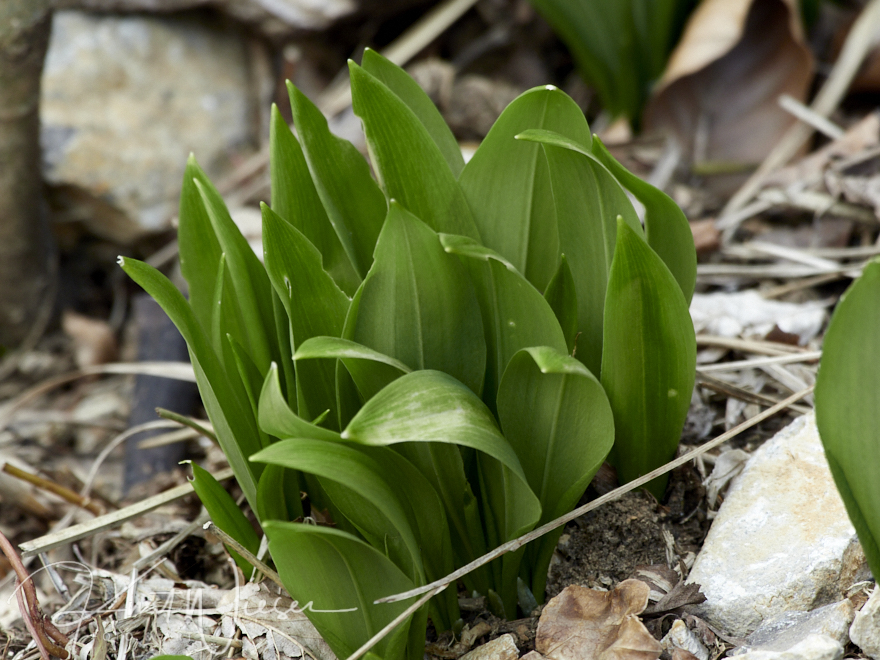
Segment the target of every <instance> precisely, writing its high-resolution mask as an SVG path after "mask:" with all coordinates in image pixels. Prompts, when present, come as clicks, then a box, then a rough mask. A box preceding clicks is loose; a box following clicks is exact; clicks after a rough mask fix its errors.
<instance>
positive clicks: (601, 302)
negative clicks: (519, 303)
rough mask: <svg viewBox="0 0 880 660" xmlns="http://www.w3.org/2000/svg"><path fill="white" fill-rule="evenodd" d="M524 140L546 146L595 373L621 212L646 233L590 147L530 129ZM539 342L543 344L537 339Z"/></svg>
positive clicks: (583, 352) (582, 356)
mask: <svg viewBox="0 0 880 660" xmlns="http://www.w3.org/2000/svg"><path fill="white" fill-rule="evenodd" d="M517 139H519V140H528V141H534V142H540V143H541V144H543V145H544V151H545V153H546V155H547V163H548V164H549V166H550V183H551V186H552V188H553V197H554V199H555V200H556V213H557V218H558V222H559V244H560V245H561V246H563V247H564V249H565V254H566V256H567V257H568V263H569V266H570V267H571V274H572V277H573V278H574V283H575V288H576V290H577V303H578V332H580V333H581V337H580V339H579V340H578V351H577V358H578V359H579V360H580V361H581V362H583V363H584V364H585V365H586V366H587V368H588V369H589V370H590V371H591V372H592V373H594V374H599V373H600V368H601V363H602V314H603V313H604V309H605V291H606V289H607V283H608V270H609V268H611V260H612V258H613V257H614V243H615V239H616V236H617V223H616V220H617V216H618V215H620V216H623V219H624V220H625V221H626V224H627V225H629V227H630V228H631V229H633V230H634V231H635V232H637V233H639V234H641V233H642V226H641V224H640V223H639V219H638V216H637V215H636V212H635V209H634V208H633V206H632V203H631V202H630V201H629V199H628V198H627V196H626V193H625V192H624V190H623V188H622V187H621V185H620V183H618V182H617V180H616V179H615V178H614V177H613V176H612V175H611V173H610V172H609V171H608V170H607V169H606V168H605V166H604V165H602V164H601V163H600V162H599V161H598V160H596V158H595V156H593V155H592V154H591V153H590V150H589V147H586V146H584V145H582V144H580V143H578V142H575V141H574V140H571V139H570V138H567V137H565V136H563V135H559V134H557V133H554V132H552V131H544V130H528V131H524V132H523V133H520V134H519V135H518V136H517ZM535 345H538V344H537V343H536V344H535Z"/></svg>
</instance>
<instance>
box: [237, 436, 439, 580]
mask: <svg viewBox="0 0 880 660" xmlns="http://www.w3.org/2000/svg"><path fill="white" fill-rule="evenodd" d="M251 460H252V461H258V462H261V463H274V464H275V465H282V466H284V467H286V468H290V469H293V470H300V471H302V472H308V473H310V474H313V475H315V476H317V477H319V478H320V479H321V485H322V486H323V487H324V489H325V490H326V492H327V494H328V495H329V496H330V499H331V500H333V503H334V504H335V505H336V507H337V508H338V509H339V510H340V511H341V512H342V514H343V515H344V516H345V517H346V518H347V519H348V520H349V521H351V523H352V524H353V525H354V526H355V527H356V528H357V530H358V531H359V532H360V533H361V534H363V535H364V538H366V539H367V541H369V542H370V544H371V545H372V546H373V547H376V548H379V549H386V552H387V553H388V557H389V559H391V560H392V561H394V563H395V564H396V565H397V566H398V567H399V568H400V569H401V570H403V572H404V573H406V574H407V575H410V577H411V578H412V579H413V580H417V579H418V580H422V579H423V577H424V573H423V567H422V558H421V552H420V550H419V543H418V541H417V540H416V537H415V534H414V532H413V529H412V527H411V525H410V520H409V518H408V517H407V514H406V511H405V510H404V506H403V504H402V503H401V500H400V499H399V498H398V497H397V494H396V493H395V492H394V489H393V488H392V487H391V486H390V485H389V482H388V481H386V480H384V479H383V478H382V467H381V465H380V464H379V463H378V462H377V461H376V460H375V459H374V458H372V457H371V456H369V455H367V453H366V452H364V451H361V448H359V447H357V446H350V445H345V444H341V443H339V442H328V441H326V440H312V439H308V438H297V439H295V440H282V441H280V442H276V443H274V444H272V445H270V446H269V447H266V448H265V449H264V450H263V451H261V452H258V453H257V454H255V455H253V456H251ZM397 477H398V478H400V477H401V475H397ZM352 495H354V497H352Z"/></svg>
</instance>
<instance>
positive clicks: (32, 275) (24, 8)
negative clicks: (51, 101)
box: [0, 0, 54, 346]
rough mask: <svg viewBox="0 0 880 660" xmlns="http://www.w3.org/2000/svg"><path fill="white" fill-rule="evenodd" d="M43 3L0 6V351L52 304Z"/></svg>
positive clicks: (22, 0)
mask: <svg viewBox="0 0 880 660" xmlns="http://www.w3.org/2000/svg"><path fill="white" fill-rule="evenodd" d="M49 5H50V0H0V346H15V345H18V344H19V343H20V342H22V340H24V339H25V338H26V337H27V336H28V333H29V332H30V331H32V330H34V327H35V324H36V325H40V324H38V323H37V320H38V317H40V316H41V315H40V312H41V311H44V310H46V308H47V307H48V306H51V304H52V301H51V300H47V296H48V295H49V292H50V291H51V290H52V289H53V287H52V286H51V284H52V283H51V273H52V272H53V268H51V263H52V261H51V259H53V258H54V255H53V252H52V248H51V234H50V232H49V219H48V214H47V210H46V207H45V199H44V195H43V179H42V175H41V172H40V117H39V108H40V74H41V72H42V69H43V58H44V57H45V55H46V49H47V47H48V44H49V30H50V27H51V12H50V9H49ZM42 316H43V317H45V314H43V315H42ZM41 330H42V328H39V329H38V331H41Z"/></svg>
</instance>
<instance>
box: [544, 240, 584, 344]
mask: <svg viewBox="0 0 880 660" xmlns="http://www.w3.org/2000/svg"><path fill="white" fill-rule="evenodd" d="M544 300H546V301H547V304H548V305H550V309H552V310H553V313H554V314H555V315H556V320H557V321H559V327H560V328H561V329H562V334H563V335H564V336H565V345H566V346H567V347H568V352H569V353H572V352H573V351H574V350H575V349H576V347H577V331H578V307H577V290H576V288H575V285H574V278H573V277H572V275H571V268H569V266H568V259H566V258H565V255H564V254H563V255H562V258H561V259H560V260H559V268H557V269H556V274H555V275H553V278H552V279H551V280H550V284H548V285H547V290H546V291H544Z"/></svg>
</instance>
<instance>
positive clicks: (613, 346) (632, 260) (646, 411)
mask: <svg viewBox="0 0 880 660" xmlns="http://www.w3.org/2000/svg"><path fill="white" fill-rule="evenodd" d="M604 323H605V344H604V346H603V350H602V386H603V387H604V388H605V392H606V394H607V395H608V401H609V402H610V403H611V410H612V412H613V413H614V428H615V433H616V438H615V441H614V448H613V449H612V450H611V462H612V464H613V465H614V467H615V468H617V475H618V477H619V478H620V481H621V483H626V482H628V481H632V480H633V479H636V478H637V477H640V476H641V475H643V474H647V473H648V472H650V471H651V470H653V469H654V468H657V467H660V466H661V465H663V464H664V463H666V462H668V461H670V460H672V458H674V456H675V452H676V449H677V448H678V443H679V441H680V440H681V429H682V426H683V425H684V420H685V417H687V411H688V407H689V406H690V401H691V394H692V392H693V389H694V377H695V368H696V353H697V349H696V338H695V336H694V324H693V322H692V321H691V317H690V313H689V311H688V306H687V303H686V302H685V300H684V295H683V294H682V292H681V288H680V287H679V286H678V282H676V281H675V278H674V277H673V276H672V273H670V272H669V269H668V268H667V267H666V264H664V263H663V261H662V260H661V259H660V257H658V256H657V255H656V253H655V252H654V251H653V250H652V249H651V248H650V247H649V246H648V244H647V243H645V241H644V240H643V239H642V238H641V237H640V236H638V235H637V234H636V233H635V232H634V231H632V230H631V229H630V228H629V227H628V226H627V225H626V223H625V222H624V221H623V220H622V219H620V218H619V219H618V221H617V247H616V250H615V254H614V262H613V263H612V265H611V272H610V274H609V277H608V297H607V298H606V301H605V320H604ZM647 487H648V489H649V490H650V491H651V492H652V493H653V494H654V496H655V497H656V498H657V499H658V500H659V499H661V498H662V497H663V493H664V490H665V488H666V477H661V478H659V479H656V480H654V481H652V482H651V483H650V484H648V486H647Z"/></svg>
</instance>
